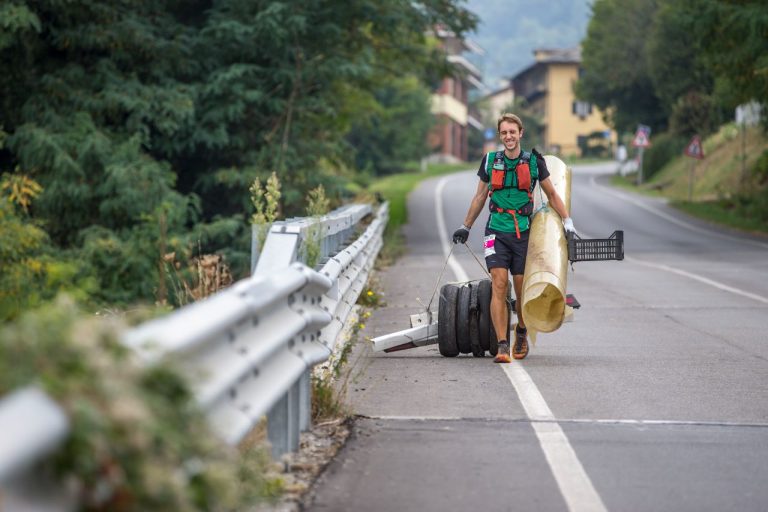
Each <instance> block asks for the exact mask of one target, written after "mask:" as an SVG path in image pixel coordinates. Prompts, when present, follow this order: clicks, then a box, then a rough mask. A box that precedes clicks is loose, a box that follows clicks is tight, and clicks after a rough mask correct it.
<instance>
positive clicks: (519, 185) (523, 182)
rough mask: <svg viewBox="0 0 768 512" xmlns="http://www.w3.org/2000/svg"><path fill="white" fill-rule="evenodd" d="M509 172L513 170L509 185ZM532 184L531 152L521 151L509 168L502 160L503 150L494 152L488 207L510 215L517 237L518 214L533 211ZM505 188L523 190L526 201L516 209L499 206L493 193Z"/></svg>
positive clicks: (529, 214) (523, 214) (527, 215)
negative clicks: (513, 174)
mask: <svg viewBox="0 0 768 512" xmlns="http://www.w3.org/2000/svg"><path fill="white" fill-rule="evenodd" d="M509 172H514V173H515V177H514V180H510V182H509V185H507V173H509ZM534 185H535V183H534V181H533V180H532V179H531V153H529V152H527V151H521V152H520V156H519V158H518V160H517V164H516V165H515V168H514V169H511V170H510V169H508V168H507V165H506V163H505V162H504V151H497V152H496V155H495V156H494V158H493V166H492V168H491V176H490V180H489V182H488V197H489V198H490V202H489V205H488V207H489V209H490V210H491V212H493V213H506V214H509V215H512V219H513V220H514V222H515V234H516V235H517V238H520V227H519V225H518V221H517V217H518V215H522V216H524V217H530V216H531V214H532V213H533V188H534ZM505 188H516V189H518V190H522V191H525V192H526V193H527V194H528V202H527V203H526V204H525V205H524V206H523V207H521V208H518V209H517V210H512V209H509V208H502V207H500V206H499V205H497V204H496V203H495V202H494V201H493V193H494V192H496V191H497V190H502V189H505Z"/></svg>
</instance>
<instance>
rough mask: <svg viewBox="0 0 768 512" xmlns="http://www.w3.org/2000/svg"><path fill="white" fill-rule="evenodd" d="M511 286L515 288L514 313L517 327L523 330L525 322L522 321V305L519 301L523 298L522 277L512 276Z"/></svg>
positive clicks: (519, 275) (520, 275) (518, 275)
mask: <svg viewBox="0 0 768 512" xmlns="http://www.w3.org/2000/svg"><path fill="white" fill-rule="evenodd" d="M512 285H513V286H514V287H515V311H516V312H517V325H519V326H520V327H521V328H523V329H525V321H524V320H523V305H522V302H521V300H520V299H521V297H522V296H523V275H522V274H516V275H514V276H512Z"/></svg>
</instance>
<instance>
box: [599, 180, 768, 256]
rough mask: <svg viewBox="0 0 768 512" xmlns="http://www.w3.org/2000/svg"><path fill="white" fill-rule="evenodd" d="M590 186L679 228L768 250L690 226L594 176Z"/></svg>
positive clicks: (761, 244) (738, 239) (746, 240)
mask: <svg viewBox="0 0 768 512" xmlns="http://www.w3.org/2000/svg"><path fill="white" fill-rule="evenodd" d="M590 185H592V186H593V187H597V188H599V189H602V190H603V192H605V193H606V194H610V195H612V196H614V197H618V198H619V199H621V200H622V201H627V202H629V203H632V204H634V205H635V206H637V207H639V208H642V209H643V210H646V211H648V212H650V213H652V214H654V215H656V216H657V217H661V218H662V219H664V220H667V221H669V222H671V223H672V224H677V225H678V226H680V227H683V228H686V229H689V230H691V231H696V232H697V233H704V234H706V235H709V236H714V237H717V238H723V239H726V240H731V241H737V242H740V243H744V244H748V245H752V246H755V247H760V248H762V249H768V244H766V243H763V242H758V241H757V240H749V239H746V238H737V237H735V236H729V235H726V234H723V233H718V232H716V231H712V230H710V229H704V228H700V227H698V226H694V225H693V224H690V223H688V222H685V221H683V220H680V219H677V218H675V217H673V216H671V215H669V214H667V213H664V212H662V211H659V209H658V208H653V207H651V206H648V205H647V204H645V203H643V202H642V201H640V200H638V199H636V198H634V197H632V196H631V195H629V194H624V193H621V192H618V191H616V190H613V189H611V188H608V187H605V186H603V185H600V184H599V183H597V180H596V179H595V176H592V178H591V180H590Z"/></svg>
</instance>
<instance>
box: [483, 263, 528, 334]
mask: <svg viewBox="0 0 768 512" xmlns="http://www.w3.org/2000/svg"><path fill="white" fill-rule="evenodd" d="M508 275H509V274H508V271H507V269H505V268H492V269H491V287H492V288H493V293H492V294H491V321H492V322H493V328H494V329H495V330H496V339H497V340H499V341H501V340H506V339H507V326H508V325H509V312H508V311H507V287H508V286H509V277H508ZM521 286H522V283H521ZM507 341H509V340H507Z"/></svg>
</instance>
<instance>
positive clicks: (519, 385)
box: [435, 177, 606, 512]
mask: <svg viewBox="0 0 768 512" xmlns="http://www.w3.org/2000/svg"><path fill="white" fill-rule="evenodd" d="M450 178H451V177H445V178H442V179H441V180H440V181H439V182H438V184H437V187H435V216H436V218H437V229H438V231H439V233H440V240H441V242H442V245H443V254H446V255H448V253H449V252H450V246H449V245H448V244H449V241H448V236H447V232H446V228H445V220H444V219H443V200H442V191H443V188H444V187H445V183H446V182H447V180H448V179H450ZM450 259H453V256H452V255H451V258H450ZM449 264H451V268H452V269H453V270H454V273H455V274H456V277H457V279H458V280H459V281H468V280H469V279H468V277H467V273H466V272H465V271H464V269H463V268H462V266H461V265H460V264H459V262H458V261H455V260H454V261H453V263H451V262H449ZM499 366H501V368H502V369H503V370H504V372H505V373H506V375H507V377H508V378H509V380H510V382H512V386H513V387H514V388H515V391H516V392H517V395H518V397H519V398H520V401H521V402H522V404H523V407H524V408H525V412H526V414H527V415H528V417H529V418H530V419H531V425H533V430H534V432H535V433H536V437H537V439H538V440H539V445H540V446H541V449H542V451H543V452H544V456H545V458H546V459H547V464H549V468H550V470H551V471H552V475H553V476H554V477H555V481H556V482H557V486H558V488H559V489H560V493H561V494H562V495H563V498H564V499H565V503H566V504H567V506H568V510H569V511H570V512H605V511H606V508H605V505H604V504H603V500H602V499H601V498H600V495H599V494H597V491H596V490H595V487H594V486H593V485H592V481H591V480H590V479H589V476H588V475H587V473H586V471H585V470H584V466H582V465H581V461H579V458H578V457H577V456H576V452H575V451H573V447H571V444H570V442H569V441H568V437H567V436H566V435H565V432H563V429H562V428H560V425H558V424H557V423H556V422H555V421H554V420H555V416H554V415H553V414H552V411H551V410H550V409H549V406H548V405H547V402H546V401H545V400H544V397H543V396H542V395H541V393H540V392H539V389H538V388H537V387H536V384H534V382H533V379H531V377H530V375H528V372H526V371H525V368H523V366H522V365H520V364H519V363H517V362H513V363H511V364H502V365H499ZM536 420H540V421H536Z"/></svg>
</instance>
